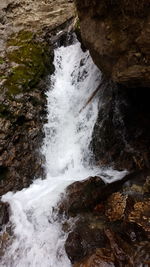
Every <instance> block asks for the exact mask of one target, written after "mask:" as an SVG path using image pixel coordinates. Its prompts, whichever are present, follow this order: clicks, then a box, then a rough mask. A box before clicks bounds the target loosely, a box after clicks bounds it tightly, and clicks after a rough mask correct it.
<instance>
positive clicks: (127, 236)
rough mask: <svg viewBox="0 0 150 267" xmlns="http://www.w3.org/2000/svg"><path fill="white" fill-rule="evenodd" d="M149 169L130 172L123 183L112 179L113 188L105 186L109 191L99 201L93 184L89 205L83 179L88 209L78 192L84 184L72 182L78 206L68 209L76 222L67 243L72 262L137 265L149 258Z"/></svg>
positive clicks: (66, 247)
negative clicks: (96, 198) (71, 209)
mask: <svg viewBox="0 0 150 267" xmlns="http://www.w3.org/2000/svg"><path fill="white" fill-rule="evenodd" d="M149 172H150V171H149V170H147V172H145V171H141V172H135V173H133V174H129V175H127V177H126V179H125V181H124V182H123V183H122V184H120V181H117V182H115V183H112V187H111V190H110V189H109V185H108V187H107V185H105V186H106V187H105V188H104V187H103V186H102V188H103V190H102V191H107V194H105V195H101V197H100V196H99V198H98V199H99V201H97V204H96V205H95V198H94V196H95V193H94V192H95V187H91V188H90V191H91V192H90V196H91V198H90V206H88V204H89V203H88V199H86V197H85V198H84V196H86V193H87V187H86V186H83V184H84V183H85V185H87V183H88V179H87V180H85V181H83V182H82V198H83V199H84V201H85V202H86V200H87V203H85V202H84V207H86V209H84V208H83V207H82V198H81V195H80V193H79V194H78V193H77V192H81V184H80V183H73V185H70V186H69V189H70V190H72V188H76V190H75V191H76V193H77V194H75V195H72V196H73V197H72V198H73V199H74V200H73V203H78V209H75V210H73V212H70V213H67V215H68V217H72V216H73V217H74V226H72V227H71V228H70V230H69V231H70V233H69V235H68V238H67V240H66V244H65V249H66V252H67V255H68V257H69V259H70V260H71V262H72V263H73V264H74V265H73V266H75V267H81V266H84V267H86V266H93V267H97V266H138V265H139V264H143V265H144V264H146V263H148V262H149V261H150V257H149V248H150V242H149V240H150V239H149V238H150V235H149V232H150V224H149V215H150V205H149V197H150V196H149V193H148V192H147V186H146V185H147V183H148V181H149ZM127 178H128V179H127ZM91 179H92V178H89V183H91ZM95 179H96V178H95ZM117 183H119V186H117ZM77 187H78V189H77ZM112 188H113V190H112ZM107 189H108V190H107ZM84 190H85V191H84ZM114 191H115V192H114ZM71 192H72V191H71ZM72 193H73V192H72ZM68 196H69V197H70V195H69V194H67V195H66V197H68ZM102 196H103V197H102ZM75 197H76V201H75ZM68 200H69V201H71V198H68ZM79 200H80V203H81V207H80V206H79ZM92 201H93V204H92ZM94 205H95V206H94ZM69 208H70V207H69ZM75 216H76V217H75ZM68 217H67V219H68Z"/></svg>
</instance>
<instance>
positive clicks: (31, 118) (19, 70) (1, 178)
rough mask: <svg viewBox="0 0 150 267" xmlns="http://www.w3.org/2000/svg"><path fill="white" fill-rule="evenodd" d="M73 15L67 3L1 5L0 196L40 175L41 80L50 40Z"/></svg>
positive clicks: (47, 68)
mask: <svg viewBox="0 0 150 267" xmlns="http://www.w3.org/2000/svg"><path fill="white" fill-rule="evenodd" d="M73 17H74V4H73V3H71V2H68V1H67V0H57V1H47V0H45V1H44V0H43V1H39V0H37V1H34V0H27V1H22V0H3V1H1V2H0V195H2V194H4V193H6V192H8V191H9V190H13V191H16V190H20V189H22V188H23V187H26V186H28V185H29V184H30V183H31V182H32V180H33V179H34V178H35V177H43V176H44V172H43V170H42V165H43V160H44V159H43V157H42V155H40V152H39V148H40V146H41V141H42V139H43V132H42V126H43V123H44V120H45V116H46V112H45V104H46V97H45V94H44V93H45V90H46V79H45V78H46V75H47V74H50V73H52V72H53V70H54V67H53V64H52V62H53V43H54V42H57V38H53V36H55V35H56V33H58V32H59V31H60V30H64V31H65V30H68V27H71V23H72V19H73ZM58 38H60V39H61V41H62V42H63V32H62V33H61V36H60V35H58Z"/></svg>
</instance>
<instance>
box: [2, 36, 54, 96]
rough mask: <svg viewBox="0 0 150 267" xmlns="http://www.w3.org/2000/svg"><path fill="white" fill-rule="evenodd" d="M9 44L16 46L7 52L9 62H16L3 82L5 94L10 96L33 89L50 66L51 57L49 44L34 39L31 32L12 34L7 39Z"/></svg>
mask: <svg viewBox="0 0 150 267" xmlns="http://www.w3.org/2000/svg"><path fill="white" fill-rule="evenodd" d="M9 46H16V48H15V49H14V50H11V52H9V53H8V54H7V57H8V60H9V62H10V63H11V62H15V63H16V64H17V67H15V68H13V69H12V70H11V74H10V76H9V77H8V79H7V81H6V82H5V86H6V88H7V90H8V92H7V95H8V96H10V97H12V96H14V95H16V94H19V93H23V92H26V91H29V90H33V88H34V87H35V85H36V84H37V83H38V82H39V81H40V79H41V78H42V77H43V76H44V75H45V74H46V73H47V72H48V70H49V69H50V67H51V66H52V58H50V49H49V46H48V45H47V44H46V43H40V42H38V41H36V39H35V36H33V34H32V33H31V32H25V31H21V32H19V33H18V35H17V36H16V35H13V36H12V38H11V39H10V40H9V41H8V47H9Z"/></svg>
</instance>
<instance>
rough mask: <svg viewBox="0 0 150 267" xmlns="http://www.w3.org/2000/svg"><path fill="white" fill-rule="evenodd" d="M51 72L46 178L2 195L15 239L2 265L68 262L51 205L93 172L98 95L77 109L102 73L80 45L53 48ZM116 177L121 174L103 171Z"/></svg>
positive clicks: (62, 266) (45, 266)
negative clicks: (93, 131) (7, 203)
mask: <svg viewBox="0 0 150 267" xmlns="http://www.w3.org/2000/svg"><path fill="white" fill-rule="evenodd" d="M54 64H55V68H56V69H55V74H54V75H53V76H52V78H51V85H50V88H49V91H48V92H47V99H48V104H47V109H48V122H47V124H46V125H45V140H44V145H43V147H42V152H43V154H44V155H45V157H46V164H45V168H46V174H47V177H46V179H45V180H41V179H38V180H35V181H34V183H33V184H32V185H31V186H30V187H29V188H27V189H23V190H22V191H20V192H17V193H12V192H9V193H7V194H6V195H5V196H3V201H7V202H9V204H10V207H11V216H10V220H11V223H12V224H13V231H14V239H13V241H12V244H11V246H10V247H9V248H8V249H7V251H6V253H5V255H4V257H3V262H2V263H1V266H7V267H11V266H12V267H69V266H71V264H70V261H69V259H68V258H67V256H66V254H65V250H64V242H65V240H66V234H64V233H63V232H62V230H61V225H60V224H59V222H58V221H57V218H56V216H54V212H53V207H54V206H55V205H56V204H57V202H58V201H59V198H60V194H61V193H62V192H64V190H65V187H66V186H67V185H69V184H70V183H72V182H74V181H77V180H81V179H84V178H86V177H88V176H90V175H96V174H98V173H99V172H100V170H98V169H96V168H94V167H92V166H89V160H90V157H91V153H90V151H89V150H88V147H89V144H90V141H91V135H92V130H93V127H94V124H95V121H96V118H97V113H98V99H97V98H96V97H95V99H94V100H93V101H92V102H91V103H90V104H89V105H88V106H87V107H86V108H85V109H84V110H83V111H82V112H81V113H79V111H80V110H81V108H82V107H83V106H84V104H85V103H86V101H87V100H88V98H89V97H90V95H91V94H92V91H94V90H95V89H96V87H97V86H98V85H99V83H100V80H101V73H100V72H99V70H98V69H97V67H96V66H95V65H94V64H93V62H92V60H91V57H90V56H89V53H88V52H86V53H83V52H82V50H81V48H80V44H79V43H75V44H73V45H70V46H68V47H61V48H57V49H56V51H55V60H54ZM106 173H107V174H109V175H110V176H112V177H113V175H114V174H115V177H117V179H120V178H121V176H123V174H120V173H118V172H114V171H112V170H107V171H106Z"/></svg>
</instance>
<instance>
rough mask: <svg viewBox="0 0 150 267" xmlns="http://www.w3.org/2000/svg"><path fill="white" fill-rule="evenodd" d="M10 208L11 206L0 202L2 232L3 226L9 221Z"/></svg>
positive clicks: (0, 228)
mask: <svg viewBox="0 0 150 267" xmlns="http://www.w3.org/2000/svg"><path fill="white" fill-rule="evenodd" d="M8 208H9V205H8V204H7V203H3V202H0V231H1V230H2V226H3V225H4V224H7V223H8V221H9V212H8Z"/></svg>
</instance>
